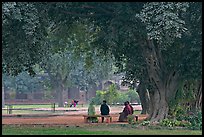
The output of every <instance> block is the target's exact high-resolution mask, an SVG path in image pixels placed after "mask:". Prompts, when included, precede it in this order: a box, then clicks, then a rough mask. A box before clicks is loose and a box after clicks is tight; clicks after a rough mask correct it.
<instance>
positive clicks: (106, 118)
mask: <svg viewBox="0 0 204 137" xmlns="http://www.w3.org/2000/svg"><path fill="white" fill-rule="evenodd" d="M83 117H84V122H85V123H88V122H89V118H98V117H99V118H101V121H102V117H104V120H105V121H106V123H111V122H112V116H110V115H83Z"/></svg>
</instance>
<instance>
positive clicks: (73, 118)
mask: <svg viewBox="0 0 204 137" xmlns="http://www.w3.org/2000/svg"><path fill="white" fill-rule="evenodd" d="M133 107H134V109H135V110H141V106H133ZM57 109H58V110H68V111H64V113H62V114H59V113H58V114H59V115H58V114H55V115H42V114H41V116H40V115H39V116H37V117H36V116H34V117H33V116H31V115H29V114H28V115H27V116H26V117H25V116H23V115H22V116H21V117H17V116H16V115H15V114H13V115H11V114H10V115H9V117H8V115H2V124H3V125H4V124H20V125H21V124H23V125H24V124H36V125H38V124H39V125H77V126H80V125H84V124H89V123H84V118H83V115H86V114H87V109H88V108H77V107H76V108H57ZM122 109H123V107H122V106H119V107H111V111H110V115H112V116H113V117H112V123H113V124H114V123H117V124H118V123H121V122H117V120H118V117H119V112H121V111H122ZM42 110H43V108H42ZM96 114H100V112H99V108H96ZM145 117H146V116H144V115H139V120H142V119H144V118H145ZM99 123H101V119H99ZM122 123H124V122H122ZM101 124H104V123H101Z"/></svg>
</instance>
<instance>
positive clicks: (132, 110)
mask: <svg viewBox="0 0 204 137" xmlns="http://www.w3.org/2000/svg"><path fill="white" fill-rule="evenodd" d="M126 102H127V103H128V105H129V106H130V108H131V114H133V113H134V109H133V107H132V105H130V102H129V101H126Z"/></svg>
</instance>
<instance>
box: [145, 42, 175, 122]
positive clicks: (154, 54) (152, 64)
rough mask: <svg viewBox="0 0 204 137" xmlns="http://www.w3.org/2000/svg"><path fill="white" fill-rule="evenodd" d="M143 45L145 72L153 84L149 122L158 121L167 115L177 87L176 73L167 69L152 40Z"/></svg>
mask: <svg viewBox="0 0 204 137" xmlns="http://www.w3.org/2000/svg"><path fill="white" fill-rule="evenodd" d="M144 45H145V46H143V48H144V50H143V52H144V53H143V55H144V57H145V59H146V63H147V72H148V75H149V79H150V83H151V84H152V86H153V89H151V90H152V91H150V106H151V107H150V108H151V109H150V112H149V117H148V119H150V122H158V121H160V120H163V119H164V118H166V117H167V116H168V112H169V104H168V102H169V99H170V98H172V96H174V95H175V91H176V88H177V87H178V75H177V73H176V71H175V70H170V72H169V71H167V68H166V65H165V64H164V62H163V59H162V58H161V57H162V56H161V53H160V50H159V49H158V48H156V46H155V45H154V43H153V41H152V40H147V41H146V43H145V44H144Z"/></svg>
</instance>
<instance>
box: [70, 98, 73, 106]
mask: <svg viewBox="0 0 204 137" xmlns="http://www.w3.org/2000/svg"><path fill="white" fill-rule="evenodd" d="M72 105H74V100H73V99H72V101H71V104H70V107H72Z"/></svg>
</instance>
